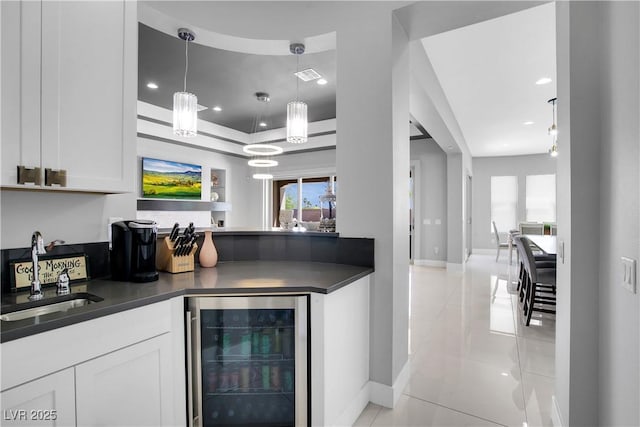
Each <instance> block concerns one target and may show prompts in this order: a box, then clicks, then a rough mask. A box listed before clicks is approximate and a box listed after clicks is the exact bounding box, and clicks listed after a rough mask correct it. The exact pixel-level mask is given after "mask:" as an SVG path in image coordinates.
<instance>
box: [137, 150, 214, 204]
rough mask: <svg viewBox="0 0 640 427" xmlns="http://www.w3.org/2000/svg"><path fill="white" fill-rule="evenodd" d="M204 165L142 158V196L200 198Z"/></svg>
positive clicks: (152, 197)
mask: <svg viewBox="0 0 640 427" xmlns="http://www.w3.org/2000/svg"><path fill="white" fill-rule="evenodd" d="M201 191H202V167H201V166H198V165H191V164H188V163H178V162H172V161H169V160H158V159H150V158H146V157H144V158H143V159H142V197H146V198H151V199H188V200H200V199H201V196H200V195H201Z"/></svg>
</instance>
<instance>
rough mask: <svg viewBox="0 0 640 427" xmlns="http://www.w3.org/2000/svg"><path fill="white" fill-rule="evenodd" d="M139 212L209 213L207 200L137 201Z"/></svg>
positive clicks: (209, 207)
mask: <svg viewBox="0 0 640 427" xmlns="http://www.w3.org/2000/svg"><path fill="white" fill-rule="evenodd" d="M137 210H139V211H201V212H204V211H210V210H212V209H211V202H209V201H207V200H166V199H138V209H137Z"/></svg>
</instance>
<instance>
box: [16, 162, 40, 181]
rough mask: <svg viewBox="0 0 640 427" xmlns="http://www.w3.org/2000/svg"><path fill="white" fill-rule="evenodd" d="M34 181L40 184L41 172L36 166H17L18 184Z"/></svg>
mask: <svg viewBox="0 0 640 427" xmlns="http://www.w3.org/2000/svg"><path fill="white" fill-rule="evenodd" d="M30 182H32V183H34V184H35V185H40V184H42V173H41V169H40V168H38V167H35V168H28V167H26V166H18V184H27V183H30Z"/></svg>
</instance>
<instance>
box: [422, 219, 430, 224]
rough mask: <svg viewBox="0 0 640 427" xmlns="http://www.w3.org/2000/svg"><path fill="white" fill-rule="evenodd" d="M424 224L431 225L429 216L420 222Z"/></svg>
mask: <svg viewBox="0 0 640 427" xmlns="http://www.w3.org/2000/svg"><path fill="white" fill-rule="evenodd" d="M422 223H423V224H424V225H431V219H430V218H425V219H424V221H423V222H422Z"/></svg>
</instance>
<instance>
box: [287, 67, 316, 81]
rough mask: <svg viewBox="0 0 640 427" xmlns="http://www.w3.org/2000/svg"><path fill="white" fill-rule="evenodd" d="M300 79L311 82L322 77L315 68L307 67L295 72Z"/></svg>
mask: <svg viewBox="0 0 640 427" xmlns="http://www.w3.org/2000/svg"><path fill="white" fill-rule="evenodd" d="M294 74H295V75H296V76H297V77H298V78H299V79H300V80H302V81H303V82H310V81H311V80H318V79H319V78H320V77H322V76H321V75H320V74H318V72H317V71H316V70H314V69H313V68H307V69H306V70H302V71H298V72H297V73H294Z"/></svg>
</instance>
